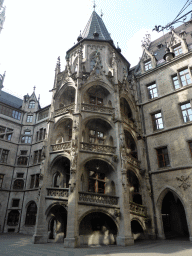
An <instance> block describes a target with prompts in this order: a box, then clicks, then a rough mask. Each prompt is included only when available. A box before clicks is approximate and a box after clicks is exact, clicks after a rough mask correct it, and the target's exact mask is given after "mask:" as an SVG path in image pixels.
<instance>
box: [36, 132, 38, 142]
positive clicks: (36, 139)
mask: <svg viewBox="0 0 192 256" xmlns="http://www.w3.org/2000/svg"><path fill="white" fill-rule="evenodd" d="M38 140H39V132H36V141H38Z"/></svg>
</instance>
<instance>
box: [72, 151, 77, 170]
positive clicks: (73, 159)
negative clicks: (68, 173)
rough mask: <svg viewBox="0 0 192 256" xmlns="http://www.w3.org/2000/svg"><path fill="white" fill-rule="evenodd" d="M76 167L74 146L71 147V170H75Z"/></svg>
mask: <svg viewBox="0 0 192 256" xmlns="http://www.w3.org/2000/svg"><path fill="white" fill-rule="evenodd" d="M76 168H77V152H76V148H74V147H72V149H71V170H76Z"/></svg>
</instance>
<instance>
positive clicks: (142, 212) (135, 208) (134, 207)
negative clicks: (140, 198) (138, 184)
mask: <svg viewBox="0 0 192 256" xmlns="http://www.w3.org/2000/svg"><path fill="white" fill-rule="evenodd" d="M129 205H130V213H132V214H134V215H138V216H142V217H145V218H147V209H146V207H145V206H143V205H140V204H136V203H134V202H130V203H129Z"/></svg>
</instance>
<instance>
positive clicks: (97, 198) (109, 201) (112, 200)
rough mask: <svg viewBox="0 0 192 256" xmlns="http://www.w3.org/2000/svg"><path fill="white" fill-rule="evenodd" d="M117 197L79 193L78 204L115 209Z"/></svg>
mask: <svg viewBox="0 0 192 256" xmlns="http://www.w3.org/2000/svg"><path fill="white" fill-rule="evenodd" d="M118 199H119V198H118V197H117V196H110V195H104V194H97V193H91V192H79V204H87V205H98V206H107V207H116V206H117V205H118Z"/></svg>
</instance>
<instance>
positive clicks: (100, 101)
mask: <svg viewBox="0 0 192 256" xmlns="http://www.w3.org/2000/svg"><path fill="white" fill-rule="evenodd" d="M89 102H90V103H91V104H96V105H103V99H102V98H99V97H95V96H90V97H89Z"/></svg>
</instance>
